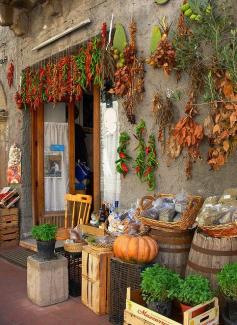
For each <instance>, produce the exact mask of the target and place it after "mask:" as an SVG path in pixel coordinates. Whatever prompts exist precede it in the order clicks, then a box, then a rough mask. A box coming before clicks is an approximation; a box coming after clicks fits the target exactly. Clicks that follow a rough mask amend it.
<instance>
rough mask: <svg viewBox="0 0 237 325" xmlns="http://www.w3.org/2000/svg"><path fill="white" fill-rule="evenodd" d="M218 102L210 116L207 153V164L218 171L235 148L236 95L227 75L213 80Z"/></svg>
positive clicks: (236, 129)
mask: <svg viewBox="0 0 237 325" xmlns="http://www.w3.org/2000/svg"><path fill="white" fill-rule="evenodd" d="M215 84H216V89H217V90H218V93H219V100H218V101H216V105H215V106H216V108H215V110H213V113H212V115H211V118H212V122H213V124H211V123H210V128H211V129H210V132H209V141H210V148H209V151H208V164H209V165H210V167H211V169H213V170H218V169H220V167H222V166H223V165H224V164H225V162H226V161H227V158H228V156H229V155H230V154H231V153H232V152H233V151H235V150H236V147H237V94H236V92H235V87H236V86H237V84H234V83H233V81H232V80H231V78H230V76H229V74H227V73H225V74H224V75H220V74H217V75H216V78H215Z"/></svg>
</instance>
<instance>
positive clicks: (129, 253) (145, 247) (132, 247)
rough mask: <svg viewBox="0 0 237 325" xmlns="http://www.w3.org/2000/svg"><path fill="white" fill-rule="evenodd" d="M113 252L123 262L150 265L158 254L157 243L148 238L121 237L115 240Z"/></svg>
mask: <svg viewBox="0 0 237 325" xmlns="http://www.w3.org/2000/svg"><path fill="white" fill-rule="evenodd" d="M113 251H114V255H115V257H118V258H120V259H121V260H123V261H127V262H135V263H141V264H143V263H150V262H151V261H152V260H153V259H154V258H155V257H156V256H157V254H158V251H159V247H158V244H157V242H156V241H155V240H154V239H153V238H151V237H149V236H140V237H139V236H131V235H121V236H119V237H118V238H116V240H115V242H114V245H113Z"/></svg>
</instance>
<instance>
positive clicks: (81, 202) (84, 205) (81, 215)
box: [65, 194, 92, 228]
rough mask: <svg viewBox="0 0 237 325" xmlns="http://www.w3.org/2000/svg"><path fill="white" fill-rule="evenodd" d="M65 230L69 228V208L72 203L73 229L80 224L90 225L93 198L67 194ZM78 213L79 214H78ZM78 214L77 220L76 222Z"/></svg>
mask: <svg viewBox="0 0 237 325" xmlns="http://www.w3.org/2000/svg"><path fill="white" fill-rule="evenodd" d="M65 203H66V208H65V228H68V221H69V220H68V218H69V216H68V207H69V205H70V203H72V215H71V228H74V227H75V225H79V224H88V222H89V215H90V209H91V204H92V196H91V195H84V194H75V195H74V194H66V195H65ZM77 211H78V213H77ZM76 214H77V220H76Z"/></svg>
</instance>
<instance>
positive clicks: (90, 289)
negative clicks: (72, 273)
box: [81, 246, 113, 315]
mask: <svg viewBox="0 0 237 325" xmlns="http://www.w3.org/2000/svg"><path fill="white" fill-rule="evenodd" d="M112 255H113V253H112V251H108V252H99V251H96V250H94V249H92V248H91V247H90V246H84V247H83V250H82V288H81V300H82V302H83V304H84V305H86V306H87V307H88V308H90V309H91V310H92V311H93V312H94V313H96V314H98V315H104V314H107V313H108V304H109V287H110V283H109V279H110V277H109V274H110V258H111V256H112Z"/></svg>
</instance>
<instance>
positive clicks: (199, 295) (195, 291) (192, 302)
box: [170, 275, 214, 306]
mask: <svg viewBox="0 0 237 325" xmlns="http://www.w3.org/2000/svg"><path fill="white" fill-rule="evenodd" d="M170 296H172V297H173V298H176V299H177V300H178V301H179V302H181V303H183V304H185V305H188V306H196V305H199V304H202V303H204V302H206V301H208V300H210V299H212V298H213V297H214V294H213V292H212V290H211V288H210V283H209V281H208V279H206V278H204V277H203V276H201V275H190V276H188V277H187V278H186V279H184V280H180V281H179V286H176V287H174V288H171V291H170Z"/></svg>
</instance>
